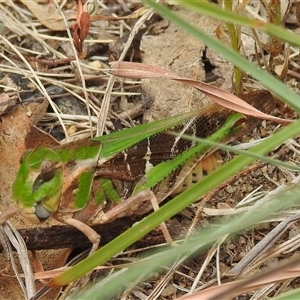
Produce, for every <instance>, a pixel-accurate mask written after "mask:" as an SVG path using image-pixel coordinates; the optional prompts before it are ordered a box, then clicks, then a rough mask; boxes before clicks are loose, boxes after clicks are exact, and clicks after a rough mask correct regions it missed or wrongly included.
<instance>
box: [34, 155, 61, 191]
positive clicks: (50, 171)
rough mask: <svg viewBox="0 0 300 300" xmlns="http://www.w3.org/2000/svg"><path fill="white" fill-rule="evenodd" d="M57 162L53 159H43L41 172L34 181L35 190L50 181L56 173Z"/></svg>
mask: <svg viewBox="0 0 300 300" xmlns="http://www.w3.org/2000/svg"><path fill="white" fill-rule="evenodd" d="M55 171H56V168H55V163H54V162H53V161H51V160H43V161H42V163H41V170H40V174H39V175H38V176H37V178H36V179H35V181H34V183H33V191H34V192H35V191H37V190H38V189H39V188H40V186H41V185H42V184H43V183H45V182H48V181H50V180H51V179H52V178H53V177H54V175H55Z"/></svg>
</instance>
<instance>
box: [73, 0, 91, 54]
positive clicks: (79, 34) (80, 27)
mask: <svg viewBox="0 0 300 300" xmlns="http://www.w3.org/2000/svg"><path fill="white" fill-rule="evenodd" d="M90 27H91V20H90V15H89V14H88V13H87V12H86V11H84V9H83V5H82V1H81V0H78V3H77V17H76V23H75V24H74V25H73V33H72V36H73V40H74V45H75V48H76V50H77V52H78V54H79V55H81V54H82V45H83V42H84V40H85V38H86V36H87V35H88V33H89V30H90Z"/></svg>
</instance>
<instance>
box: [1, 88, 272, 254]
mask: <svg viewBox="0 0 300 300" xmlns="http://www.w3.org/2000/svg"><path fill="white" fill-rule="evenodd" d="M270 98H271V100H272V97H270V93H268V92H259V93H257V94H252V96H251V104H253V105H254V106H255V107H257V108H260V109H262V110H264V111H265V112H270V110H271V109H272V108H273V102H272V101H270ZM262 101H264V102H263V104H262ZM244 121H245V117H244V116H243V115H241V114H233V112H232V111H230V110H228V109H225V108H220V106H218V105H216V104H212V105H210V106H208V107H205V108H203V109H200V110H197V111H193V112H188V113H185V114H182V115H178V116H175V117H170V118H167V119H164V120H159V121H156V122H154V123H149V124H143V125H139V126H137V127H134V128H130V129H125V130H123V131H120V132H115V133H112V134H109V135H107V136H102V137H97V138H94V139H91V140H83V141H76V142H73V143H70V144H67V145H62V146H59V147H57V148H54V149H50V148H45V147H38V148H37V149H33V150H29V151H27V152H26V153H25V154H24V156H23V159H22V162H21V166H20V169H19V172H18V174H17V177H16V180H15V181H14V183H13V187H12V197H13V200H14V202H15V204H16V209H17V211H18V212H19V213H20V214H21V215H22V216H24V217H25V218H26V219H28V220H29V221H31V222H33V223H36V224H39V223H41V222H44V221H46V220H47V219H48V218H49V217H50V216H52V217H53V218H55V219H57V220H58V221H60V222H63V223H66V224H69V225H72V226H74V227H76V228H77V229H79V230H80V231H82V232H83V233H84V234H85V235H86V236H87V237H88V238H89V239H90V241H91V242H92V243H93V247H92V250H91V252H93V251H95V250H96V249H97V248H98V245H99V241H100V236H99V235H98V234H97V233H96V232H95V231H94V230H93V229H92V228H91V227H90V226H93V225H96V224H101V223H106V222H111V221H113V220H114V219H115V218H117V217H125V216H131V215H133V216H136V215H142V214H144V213H146V212H148V211H150V210H151V208H152V207H151V205H150V204H149V200H150V198H151V197H154V196H156V198H157V201H158V203H160V202H162V201H163V200H165V199H166V198H167V197H168V196H169V195H172V194H175V193H178V192H180V191H182V190H183V189H185V188H188V186H190V184H191V183H192V182H193V181H197V180H199V179H201V176H202V175H205V174H204V173H205V172H207V171H205V170H203V169H207V168H206V167H205V168H203V165H204V162H203V159H204V158H206V157H207V156H208V155H209V154H211V153H212V152H213V151H214V149H211V147H209V146H206V145H203V144H201V145H200V144H196V143H193V142H191V141H187V140H185V139H182V138H181V137H180V136H181V135H182V134H190V135H193V136H197V137H201V138H207V139H209V140H211V141H216V142H221V141H223V142H229V141H230V140H232V139H234V138H236V134H239V135H242V134H245V132H249V130H251V129H252V128H253V127H254V126H255V125H257V123H258V122H257V120H256V119H255V118H252V117H249V118H248V119H247V121H245V122H244ZM241 122H244V125H243V126H242V125H241ZM168 130H172V131H175V132H177V133H178V136H177V137H175V136H173V135H170V134H168V132H167V131H168ZM206 161H207V160H206ZM210 161H211V159H210V160H209V163H210ZM212 161H213V163H212V164H213V165H212V167H210V168H211V169H214V168H216V167H217V165H218V164H219V161H218V158H215V159H213V160H212ZM13 213H15V210H14V211H13ZM11 215H12V214H10V213H7V214H6V215H3V216H1V219H0V222H4V221H5V219H7V218H8V217H10V216H11Z"/></svg>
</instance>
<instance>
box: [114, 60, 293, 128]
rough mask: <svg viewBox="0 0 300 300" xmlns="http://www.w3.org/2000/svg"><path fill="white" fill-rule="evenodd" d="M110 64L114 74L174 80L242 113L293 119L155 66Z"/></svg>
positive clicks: (261, 117) (268, 117)
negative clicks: (275, 115)
mask: <svg viewBox="0 0 300 300" xmlns="http://www.w3.org/2000/svg"><path fill="white" fill-rule="evenodd" d="M110 66H111V70H110V73H111V74H113V75H115V76H119V77H129V78H134V79H149V78H162V79H171V80H175V81H178V82H181V83H184V84H187V85H190V86H192V87H194V88H196V89H198V90H200V91H201V92H203V93H204V94H206V95H207V96H208V97H209V98H210V99H211V100H213V101H215V102H216V103H218V104H220V105H222V106H224V107H226V108H229V109H231V110H234V111H237V112H240V113H242V114H245V115H249V116H254V117H256V118H259V119H263V120H270V121H274V122H276V123H279V124H282V125H288V124H290V123H292V122H293V120H285V119H281V118H277V117H273V116H271V115H268V114H265V113H263V112H261V111H259V110H257V109H256V108H254V107H253V106H251V105H250V104H248V103H247V102H245V101H243V100H242V99H240V98H239V97H237V96H235V95H233V94H231V93H229V92H227V91H225V90H222V89H220V88H217V87H215V86H212V85H209V84H207V83H204V82H202V81H197V80H192V79H188V78H182V77H179V76H177V75H175V74H172V73H171V72H168V71H166V70H163V69H161V68H159V67H156V66H151V65H146V64H141V63H133V62H123V61H116V62H111V63H110Z"/></svg>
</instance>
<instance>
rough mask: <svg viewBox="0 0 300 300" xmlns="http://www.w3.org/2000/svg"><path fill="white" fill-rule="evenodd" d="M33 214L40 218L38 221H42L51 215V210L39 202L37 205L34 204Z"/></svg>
mask: <svg viewBox="0 0 300 300" xmlns="http://www.w3.org/2000/svg"><path fill="white" fill-rule="evenodd" d="M35 215H36V216H37V218H38V219H39V220H40V222H43V221H46V220H47V219H48V218H49V217H50V216H51V212H50V211H49V210H48V209H47V208H46V207H44V206H43V205H42V204H41V203H37V205H36V206H35Z"/></svg>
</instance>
